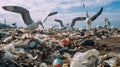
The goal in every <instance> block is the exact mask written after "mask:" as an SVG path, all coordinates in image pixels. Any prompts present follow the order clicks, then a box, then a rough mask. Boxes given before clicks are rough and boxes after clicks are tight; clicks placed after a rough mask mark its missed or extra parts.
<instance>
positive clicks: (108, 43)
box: [96, 37, 120, 53]
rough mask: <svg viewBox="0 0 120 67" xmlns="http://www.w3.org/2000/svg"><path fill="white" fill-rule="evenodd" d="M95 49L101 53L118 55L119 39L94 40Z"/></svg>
mask: <svg viewBox="0 0 120 67" xmlns="http://www.w3.org/2000/svg"><path fill="white" fill-rule="evenodd" d="M96 46H98V47H96V48H97V49H98V50H100V52H101V53H108V52H114V53H120V37H109V38H105V39H101V40H96Z"/></svg>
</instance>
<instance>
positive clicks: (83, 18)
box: [55, 17, 85, 30]
mask: <svg viewBox="0 0 120 67" xmlns="http://www.w3.org/2000/svg"><path fill="white" fill-rule="evenodd" d="M83 20H85V17H76V18H73V20H72V22H71V24H70V25H69V24H66V25H67V26H65V25H64V24H63V22H62V20H60V19H55V21H56V22H59V23H60V25H61V27H62V28H61V30H66V29H69V30H74V26H75V23H76V21H83Z"/></svg>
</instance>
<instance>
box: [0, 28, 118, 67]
mask: <svg viewBox="0 0 120 67" xmlns="http://www.w3.org/2000/svg"><path fill="white" fill-rule="evenodd" d="M3 32H4V33H3ZM89 32H90V33H88V31H87V30H80V31H61V30H57V31H54V30H34V31H29V30H24V31H23V30H1V31H0V34H1V35H0V37H1V38H0V67H50V66H51V67H97V66H99V67H106V65H109V66H110V67H117V66H120V61H119V59H120V54H115V53H108V54H104V55H101V53H100V52H99V50H100V48H99V47H100V46H97V44H96V43H95V40H97V38H99V39H101V38H102V36H106V34H107V33H105V34H102V36H99V35H96V34H92V33H93V31H92V32H91V30H90V31H89ZM99 32H100V31H99ZM108 34H109V33H108ZM110 36H112V35H110ZM110 36H109V37H110ZM101 49H107V48H106V47H103V48H102V47H101Z"/></svg>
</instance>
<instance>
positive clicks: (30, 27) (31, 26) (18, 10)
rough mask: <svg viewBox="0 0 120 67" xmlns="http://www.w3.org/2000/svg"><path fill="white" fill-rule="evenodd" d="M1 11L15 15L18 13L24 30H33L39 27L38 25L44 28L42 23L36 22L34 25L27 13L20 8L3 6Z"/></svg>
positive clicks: (24, 9)
mask: <svg viewBox="0 0 120 67" xmlns="http://www.w3.org/2000/svg"><path fill="white" fill-rule="evenodd" d="M3 9H5V10H7V11H11V12H15V13H20V14H21V15H22V19H23V21H24V23H25V24H26V26H27V27H26V29H28V30H34V29H36V28H38V27H39V24H40V25H41V26H42V27H43V28H44V26H43V24H42V21H38V22H37V23H35V22H34V21H33V20H32V19H31V17H30V14H29V11H28V10H27V9H26V8H23V7H20V6H3Z"/></svg>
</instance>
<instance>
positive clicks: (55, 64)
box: [53, 58, 63, 67]
mask: <svg viewBox="0 0 120 67" xmlns="http://www.w3.org/2000/svg"><path fill="white" fill-rule="evenodd" d="M62 64H63V61H62V59H60V58H56V59H55V60H54V61H53V67H62Z"/></svg>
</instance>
